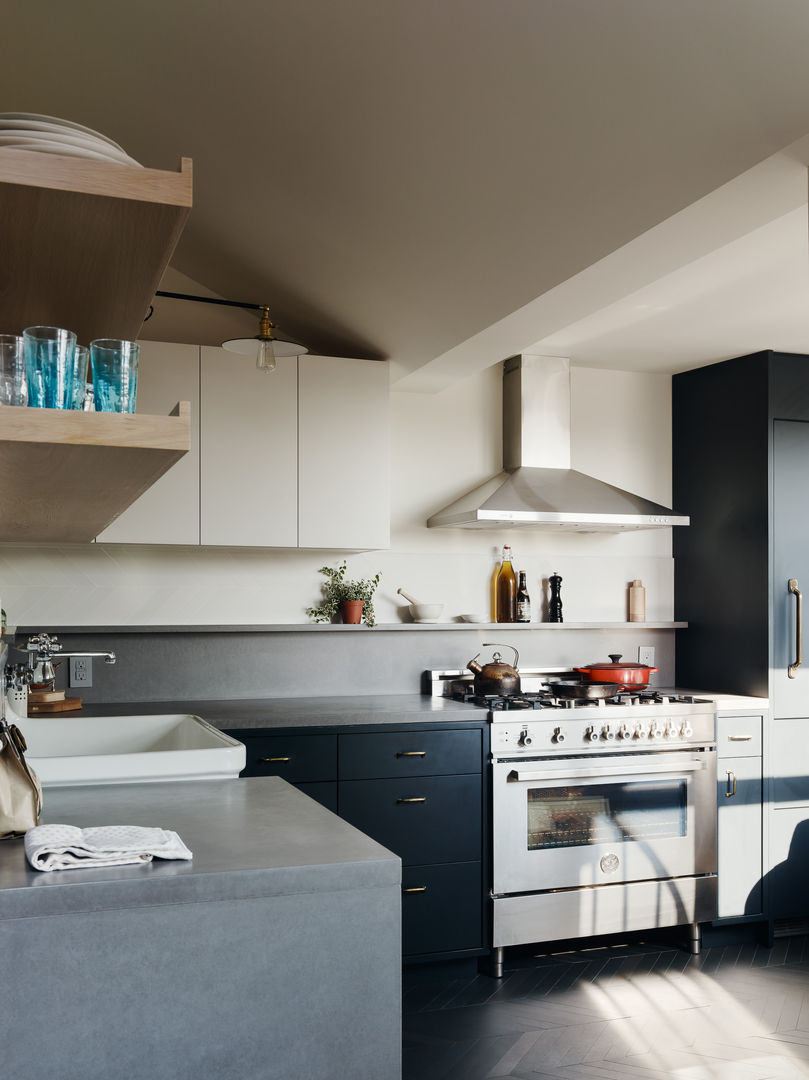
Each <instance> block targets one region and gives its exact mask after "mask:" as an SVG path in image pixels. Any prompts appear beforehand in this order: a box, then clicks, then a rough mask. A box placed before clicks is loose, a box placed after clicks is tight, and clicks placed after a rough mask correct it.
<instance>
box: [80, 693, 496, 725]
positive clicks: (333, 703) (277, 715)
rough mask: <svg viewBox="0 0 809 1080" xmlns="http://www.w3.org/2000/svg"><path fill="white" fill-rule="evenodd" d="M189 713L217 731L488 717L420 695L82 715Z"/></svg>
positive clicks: (147, 704) (105, 709)
mask: <svg viewBox="0 0 809 1080" xmlns="http://www.w3.org/2000/svg"><path fill="white" fill-rule="evenodd" d="M131 713H134V714H139V713H152V714H154V713H193V714H194V715H196V716H201V717H202V719H203V720H207V721H208V723H209V724H213V725H214V727H218V728H222V729H234V730H237V729H245V728H287V727H295V728H305V727H313V728H314V727H348V726H361V725H400V724H424V723H440V724H443V723H447V722H448V721H449V722H457V721H459V722H464V723H467V724H468V723H470V722H471V723H481V722H485V721H486V718H487V712H486V710H485V709H478V708H475V707H474V706H470V705H465V704H464V703H463V702H459V701H451V700H449V699H445V698H432V697H428V696H427V695H425V694H368V695H366V696H356V697H354V696H351V697H295V698H249V699H246V700H240V701H188V700H182V701H134V702H125V703H123V702H118V703H115V704H109V705H104V704H93V705H85V706H84V708H83V710H82V715H83V716H126V715H129V714H131Z"/></svg>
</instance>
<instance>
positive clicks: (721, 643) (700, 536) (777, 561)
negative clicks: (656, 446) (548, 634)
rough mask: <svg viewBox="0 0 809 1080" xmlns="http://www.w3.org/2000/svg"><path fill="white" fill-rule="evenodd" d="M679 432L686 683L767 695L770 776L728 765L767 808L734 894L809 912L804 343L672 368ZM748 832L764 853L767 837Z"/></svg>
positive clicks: (750, 805)
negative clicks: (685, 522) (752, 871)
mask: <svg viewBox="0 0 809 1080" xmlns="http://www.w3.org/2000/svg"><path fill="white" fill-rule="evenodd" d="M673 434H674V447H673V476H674V492H673V495H674V500H673V501H674V505H675V506H679V507H682V508H683V510H684V511H685V512H687V513H689V514H690V515H691V525H690V526H689V527H688V528H682V529H675V530H674V567H675V570H674V574H675V618H676V619H684V620H686V621H688V623H689V629H688V630H687V631H684V632H683V631H678V633H677V670H676V679H677V683H678V685H680V686H692V687H702V688H705V689H715V690H725V691H728V692H731V693H738V694H752V695H756V696H760V697H768V698H769V702H770V715H769V722H768V724H767V725H766V727H765V730H764V740H763V757H762V765H763V777H762V779H759V778H758V777H757V776H756V775H755V774H754V773H752V772H751V770H752V769H753V765H752V763H751V762H750V761H745V762H737V763H736V765H737V766H738V767H735V766H734V765H733V764H728V765H727V766H726V769H725V773H722V774H720V781H721V780H722V778H723V776H725V774H726V773H728V772H729V773H730V775H731V783H732V782H733V780H732V778H733V777H735V778H736V791H737V795H736V796H735V798H736V799H737V811H736V818H737V820H739V821H741V820H742V819H743V818H745V817H746V818H747V819H749V821H750V822H752V821H753V820H754V818H755V805H754V804H755V800H756V798H757V797H758V793H759V792H760V791H761V790H762V786H763V791H764V800H765V805H766V806H767V808H768V809H767V821H766V825H767V827H766V828H765V829H764V834H763V841H764V859H763V863H762V867H763V875H761V876H760V878H759V880H758V881H751V882H749V885H750V890H749V894H748V896H747V897H746V898H743V897H741V895H736V896H734V897H733V899H732V907H733V908H736V909H739V908H741V910H742V911H743V912H744V913H745V914H747V915H751V914H755V913H756V912H760V911H761V910H762V908H763V911H764V914H766V915H767V917H768V918H769V919H771V920H773V919H785V920H793V919H795V918H796V917H803V918H805V917H807V916H809V869H807V867H809V651H808V652H807V654H806V659H805V660H804V662H803V663H802V664H800V665H798V664H797V663H796V662H797V660H798V658H799V655H800V654H801V653H802V651H803V648H804V636H805V635H804V634H803V626H802V623H801V619H800V614H801V605H800V603H799V595H798V594H799V593H800V594H802V595H803V596H806V594H807V592H809V499H807V477H809V356H803V355H797V354H792V353H776V352H769V351H767V352H760V353H755V354H752V355H750V356H744V357H739V358H738V359H735V360H727V361H723V362H722V363H719V364H711V365H709V366H707V367H703V368H697V369H694V370H693V371H687V372H683V373H681V374H679V375H675V376H674V379H673ZM807 616H809V610H807ZM807 645H809V642H807ZM740 770H744V772H745V778H744V781H743V780H742V776H741V771H740ZM748 773H750V775H747V774H748ZM762 781H763V784H762ZM725 801H726V802H727V804H728V806H733V799H732V798H731V799H728V800H725V797H724V793H723V792H722V791H721V784H720V803H724V802H725ZM742 807H744V808H745V809H744V813H743V812H742ZM723 808H724V807H723ZM743 831H744V843H745V844H746V848H747V855H748V857H749V861H750V864H751V865H755V862H756V860H757V859H758V852H757V850H754V849H755V848H756V846H757V844H758V839H757V837H756V835H755V834H754V833H752V832H751V830H750V829H749V828H747V827H745V829H744V830H743ZM739 839H740V840H741V836H740V837H739ZM721 872H722V871H721V866H720V875H721ZM721 888H722V885H721V882H720V893H721Z"/></svg>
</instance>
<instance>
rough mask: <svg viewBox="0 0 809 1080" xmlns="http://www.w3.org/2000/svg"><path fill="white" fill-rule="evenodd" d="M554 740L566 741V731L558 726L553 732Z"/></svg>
mask: <svg viewBox="0 0 809 1080" xmlns="http://www.w3.org/2000/svg"><path fill="white" fill-rule="evenodd" d="M553 741H554V742H557V743H558V742H564V741H565V733H564V731H562V729H561V728H560V727H558V728H557V729H556V731H554V733H553Z"/></svg>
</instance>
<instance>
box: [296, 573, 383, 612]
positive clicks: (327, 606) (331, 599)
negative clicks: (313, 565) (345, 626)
mask: <svg viewBox="0 0 809 1080" xmlns="http://www.w3.org/2000/svg"><path fill="white" fill-rule="evenodd" d="M318 573H319V574H323V575H324V576H325V578H326V580H325V581H324V582H323V585H322V591H323V599H322V600H321V601H320V603H319V604H317V605H316V606H315V607H310V608H307V609H306V614H307V615H309V616H310V617H311V618H312V619H314V620H315V622H332V621H333V620H334V617H335V616H336V615H337V614H338V613H339V614H340V616H341V618H342V620H343V622H344V623H359V622H360V621H362V622H364V623H365V625H366V626H374V625H375V623H374V601H373V597H374V592H375V591H376V587H377V585H378V584H379V579H380V577H381V575H380V574H376V576H375V577H372V578H360V579H359V580H357V581H346V563H345V559H343V561H342V562H341V563H340V565H339V566H338V567H337V568H336V569H335V568H334V567H333V566H321V568H320V569H319V570H318Z"/></svg>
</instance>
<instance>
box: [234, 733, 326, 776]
mask: <svg viewBox="0 0 809 1080" xmlns="http://www.w3.org/2000/svg"><path fill="white" fill-rule="evenodd" d="M239 740H240V742H243V743H244V745H245V748H246V750H247V763H246V765H245V768H244V770H243V772H242V773H241V775H242V776H283V778H284V779H285V780H289V782H290V783H291V784H298V783H305V782H307V781H309V782H311V781H319V780H322V781H325V780H331V781H334V780H335V779H336V777H337V736H336V735H248V736H244V735H241V736H239Z"/></svg>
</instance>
